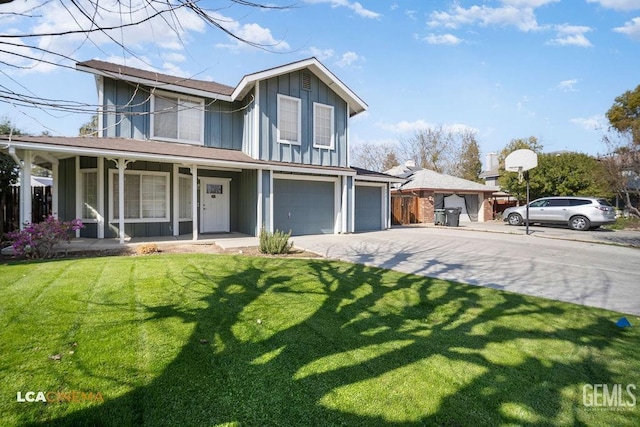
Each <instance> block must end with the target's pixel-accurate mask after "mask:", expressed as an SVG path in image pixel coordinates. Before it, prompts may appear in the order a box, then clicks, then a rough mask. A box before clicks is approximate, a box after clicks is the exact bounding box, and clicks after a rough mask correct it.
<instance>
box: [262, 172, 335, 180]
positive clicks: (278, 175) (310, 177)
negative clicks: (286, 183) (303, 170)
mask: <svg viewBox="0 0 640 427" xmlns="http://www.w3.org/2000/svg"><path fill="white" fill-rule="evenodd" d="M273 179H293V180H296V181H324V182H337V181H339V180H340V177H339V176H316V175H289V174H286V173H275V172H274V173H273Z"/></svg>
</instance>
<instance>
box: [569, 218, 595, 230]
mask: <svg viewBox="0 0 640 427" xmlns="http://www.w3.org/2000/svg"><path fill="white" fill-rule="evenodd" d="M569 227H571V228H572V229H574V230H578V231H586V230H588V229H589V228H591V223H590V222H589V220H588V219H587V218H586V217H584V216H582V215H577V216H574V217H573V218H571V219H570V220H569Z"/></svg>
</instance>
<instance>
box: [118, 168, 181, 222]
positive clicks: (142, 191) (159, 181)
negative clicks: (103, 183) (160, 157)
mask: <svg viewBox="0 0 640 427" xmlns="http://www.w3.org/2000/svg"><path fill="white" fill-rule="evenodd" d="M111 188H112V191H111V194H110V200H109V201H110V205H111V206H112V209H111V212H112V215H111V219H112V220H117V219H118V218H120V203H119V198H118V191H119V182H118V173H117V172H115V173H113V174H111ZM123 216H124V219H125V221H127V222H158V221H168V220H169V174H168V173H166V172H146V171H128V172H125V175H124V209H123Z"/></svg>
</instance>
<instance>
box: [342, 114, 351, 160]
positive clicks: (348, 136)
mask: <svg viewBox="0 0 640 427" xmlns="http://www.w3.org/2000/svg"><path fill="white" fill-rule="evenodd" d="M349 109H350V107H349V103H348V102H347V108H346V109H345V113H344V115H345V117H344V134H345V138H346V145H345V150H347V167H351V152H350V151H351V150H350V149H349V148H350V147H349V146H350V145H351V133H350V132H349V111H350V110H349Z"/></svg>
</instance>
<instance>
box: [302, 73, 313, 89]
mask: <svg viewBox="0 0 640 427" xmlns="http://www.w3.org/2000/svg"><path fill="white" fill-rule="evenodd" d="M300 84H301V85H302V90H311V73H306V72H303V73H302V79H301V80H300Z"/></svg>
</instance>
